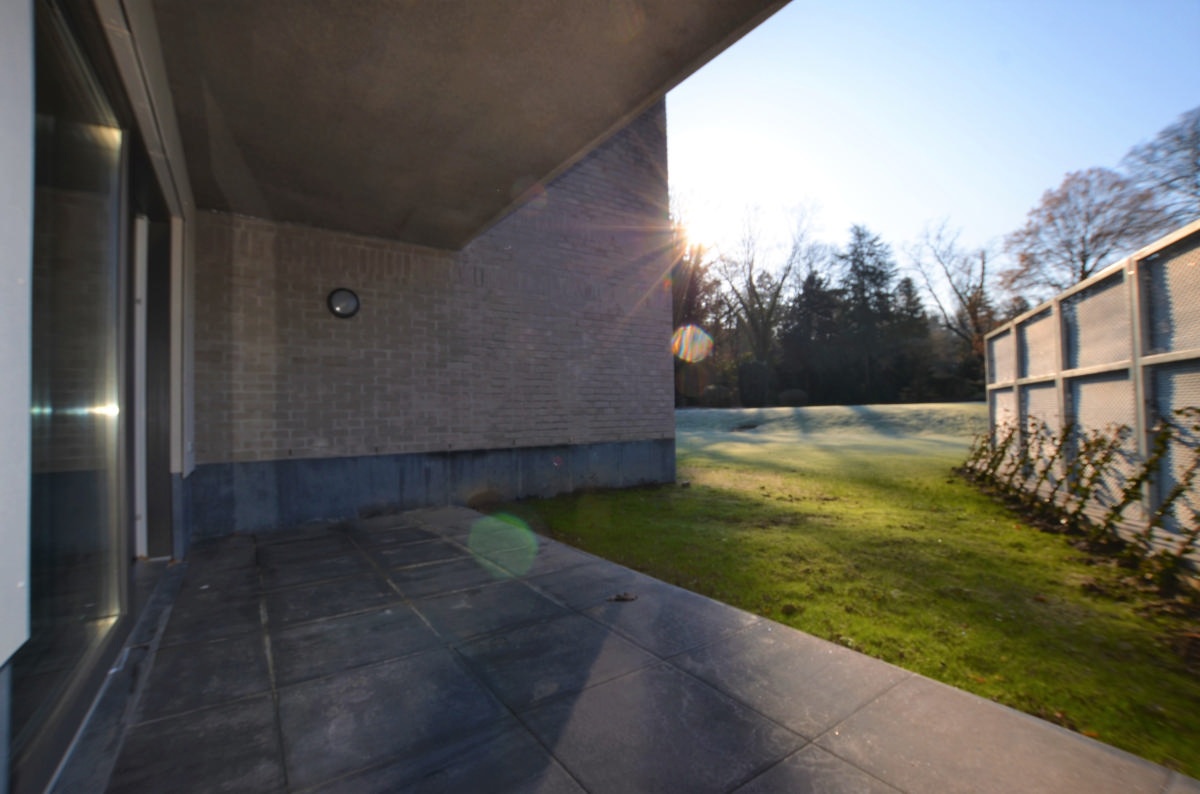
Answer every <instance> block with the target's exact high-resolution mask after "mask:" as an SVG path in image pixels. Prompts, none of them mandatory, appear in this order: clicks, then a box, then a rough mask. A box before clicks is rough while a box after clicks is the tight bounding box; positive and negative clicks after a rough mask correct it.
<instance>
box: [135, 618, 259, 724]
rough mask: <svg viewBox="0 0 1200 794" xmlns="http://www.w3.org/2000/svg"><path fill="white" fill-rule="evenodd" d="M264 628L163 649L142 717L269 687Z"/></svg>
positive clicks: (141, 709) (140, 711)
mask: <svg viewBox="0 0 1200 794" xmlns="http://www.w3.org/2000/svg"><path fill="white" fill-rule="evenodd" d="M270 689H271V681H270V677H269V675H268V672H267V655H266V649H265V648H264V647H263V638H262V635H261V633H254V634H245V635H242V636H239V637H235V638H233V639H228V640H217V641H214V642H201V643H191V644H188V645H175V646H171V647H166V648H159V650H158V653H157V654H156V655H155V658H154V662H153V666H152V667H151V669H150V675H149V678H148V680H147V681H146V690H145V691H144V692H143V693H142V697H141V702H140V704H139V706H138V718H137V721H138V722H145V721H146V720H153V719H157V718H159V717H165V716H168V715H171V714H178V713H180V712H184V711H192V710H194V709H199V708H204V707H208V706H216V705H219V704H221V703H225V702H228V701H231V700H237V699H240V698H244V697H246V696H248V695H254V694H257V693H259V692H269V691H270Z"/></svg>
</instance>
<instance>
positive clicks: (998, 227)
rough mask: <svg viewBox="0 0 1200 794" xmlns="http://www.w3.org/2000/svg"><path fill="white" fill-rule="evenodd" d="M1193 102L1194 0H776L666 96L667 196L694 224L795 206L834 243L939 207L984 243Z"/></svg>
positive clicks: (727, 224)
mask: <svg viewBox="0 0 1200 794" xmlns="http://www.w3.org/2000/svg"><path fill="white" fill-rule="evenodd" d="M1197 105H1200V0H1040V1H1035V0H954V1H951V0H937V1H936V2H930V1H929V0H917V2H911V3H908V2H899V1H898V0H822V2H815V0H793V1H792V2H791V3H790V4H789V5H787V6H785V7H784V8H783V9H781V10H780V11H779V12H778V13H776V14H775V15H774V16H773V17H771V18H770V19H768V20H767V21H766V22H765V23H763V24H762V25H761V26H760V27H759V28H757V29H756V30H754V31H752V32H751V33H750V34H748V35H747V36H746V37H745V38H743V39H742V40H741V41H739V42H738V43H737V44H735V45H734V46H733V47H731V48H730V49H728V50H726V51H725V52H724V53H722V54H721V55H720V56H718V57H717V58H716V59H714V60H713V61H712V62H710V63H709V64H708V65H707V66H705V67H704V68H703V69H702V70H700V71H699V72H697V73H696V74H694V75H693V76H692V77H690V78H689V79H688V80H686V81H685V82H684V83H683V84H681V85H680V86H679V87H678V88H676V89H675V90H674V91H672V92H671V93H670V94H669V95H668V97H667V124H668V146H669V149H670V179H671V190H672V197H673V200H674V201H675V202H676V203H677V204H678V205H679V206H681V207H682V209H683V211H684V213H685V215H686V218H687V220H688V222H689V224H690V226H691V227H692V234H693V235H694V236H696V237H697V238H699V239H701V240H706V241H709V242H718V243H720V242H723V243H725V244H730V243H732V241H733V239H734V238H736V237H737V236H738V234H739V230H740V229H741V227H742V219H743V218H744V217H745V215H746V213H747V210H748V208H753V207H757V208H758V210H757V213H758V215H759V216H760V225H761V226H762V227H763V233H764V235H765V236H767V237H769V238H773V239H779V238H781V237H786V229H787V227H788V225H789V223H788V221H787V215H788V213H789V212H790V208H792V207H795V206H797V205H809V206H813V207H816V210H817V215H816V219H817V226H818V228H817V235H818V237H819V239H823V240H825V241H827V242H830V243H833V244H835V245H839V246H840V245H843V244H844V243H845V240H846V239H847V237H848V229H849V227H850V225H851V224H853V223H861V224H864V225H866V226H867V227H869V228H870V229H871V230H873V231H875V232H877V233H879V234H880V235H881V236H882V237H883V239H884V240H885V241H887V242H888V243H890V244H891V245H892V247H893V249H895V250H896V253H897V254H898V255H899V254H900V252H901V249H902V248H903V247H904V246H905V245H906V244H907V243H909V242H910V241H912V240H914V239H915V238H916V237H917V236H918V235H919V234H920V232H921V229H922V228H923V227H924V226H925V225H926V224H928V223H931V222H936V221H938V220H940V219H943V218H945V219H947V220H948V221H949V225H950V226H951V227H954V228H961V229H962V232H963V234H962V242H963V243H964V244H965V245H967V246H970V247H979V246H984V245H989V244H992V245H995V246H996V248H997V249H998V248H999V247H1000V242H1001V240H1002V238H1003V236H1004V235H1005V234H1007V233H1008V232H1010V231H1012V230H1014V229H1016V228H1018V227H1020V226H1021V224H1022V223H1023V221H1024V217H1025V214H1026V213H1027V212H1028V211H1029V210H1030V209H1031V208H1032V207H1033V206H1035V205H1036V204H1037V202H1038V200H1039V199H1040V197H1041V195H1042V193H1043V191H1045V190H1047V189H1050V188H1054V187H1057V186H1058V185H1059V183H1060V182H1061V181H1062V178H1063V176H1064V174H1066V173H1067V172H1069V171H1075V170H1079V169H1084V168H1089V167H1092V166H1106V167H1110V168H1115V167H1117V166H1118V164H1119V161H1120V159H1121V157H1122V156H1123V155H1124V154H1125V152H1126V151H1128V149H1129V148H1130V147H1131V146H1133V145H1134V144H1137V143H1139V142H1141V141H1144V140H1148V139H1149V138H1151V137H1153V135H1154V134H1155V133H1156V132H1157V131H1158V130H1160V129H1161V128H1162V127H1164V126H1166V125H1168V124H1170V123H1171V122H1173V121H1174V120H1175V119H1176V118H1177V117H1178V116H1179V114H1181V113H1183V112H1184V111H1186V110H1189V109H1190V108H1193V107H1196V106H1197ZM898 258H899V259H900V261H901V263H902V264H903V261H904V259H903V257H902V256H898Z"/></svg>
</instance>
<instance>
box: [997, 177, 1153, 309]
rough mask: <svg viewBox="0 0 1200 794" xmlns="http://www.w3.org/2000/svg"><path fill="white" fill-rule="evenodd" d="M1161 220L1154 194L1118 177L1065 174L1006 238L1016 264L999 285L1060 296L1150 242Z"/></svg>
mask: <svg viewBox="0 0 1200 794" xmlns="http://www.w3.org/2000/svg"><path fill="white" fill-rule="evenodd" d="M1164 217H1165V213H1164V211H1163V210H1162V209H1161V208H1160V207H1159V206H1158V204H1157V203H1156V202H1155V199H1154V194H1153V192H1151V191H1149V190H1146V189H1144V188H1138V187H1135V186H1134V185H1133V183H1131V182H1130V181H1129V180H1128V179H1126V178H1125V177H1123V176H1121V175H1120V174H1118V173H1117V172H1116V171H1112V170H1110V169H1107V168H1089V169H1088V170H1086V171H1074V172H1072V173H1069V174H1067V175H1066V177H1065V178H1064V179H1063V182H1062V184H1061V185H1060V186H1059V187H1058V188H1056V189H1054V190H1047V191H1046V192H1045V193H1043V194H1042V200H1041V202H1040V203H1039V204H1038V205H1037V206H1036V207H1034V208H1033V209H1032V210H1030V211H1029V214H1028V216H1027V219H1026V222H1025V226H1024V227H1022V228H1021V229H1019V230H1017V231H1015V232H1013V233H1012V234H1010V235H1009V236H1008V237H1007V238H1005V241H1004V245H1005V249H1006V250H1007V251H1008V252H1009V253H1010V254H1011V255H1012V256H1013V257H1014V259H1015V260H1016V264H1015V265H1014V266H1013V267H1012V268H1010V269H1008V270H1006V271H1004V272H1003V273H1001V274H1000V280H1001V284H1002V285H1003V286H1004V287H1005V288H1006V289H1008V290H1011V291H1013V292H1015V293H1020V292H1025V291H1032V292H1033V293H1035V297H1049V296H1050V295H1052V294H1054V293H1058V292H1062V291H1063V290H1065V289H1066V288H1067V287H1070V286H1071V285H1072V284H1076V283H1078V282H1080V281H1082V280H1083V279H1085V278H1087V277H1088V276H1090V275H1092V274H1093V273H1095V272H1096V271H1098V270H1099V269H1100V268H1102V267H1103V266H1104V265H1106V264H1108V263H1109V262H1110V261H1113V260H1114V259H1115V258H1116V257H1118V256H1121V255H1124V254H1127V253H1131V252H1133V251H1135V250H1137V249H1138V248H1140V247H1141V246H1143V245H1145V244H1146V243H1148V242H1150V241H1151V240H1153V239H1154V238H1155V237H1156V236H1157V235H1158V234H1159V233H1160V231H1161V230H1162V228H1163V226H1164V223H1165V220H1164Z"/></svg>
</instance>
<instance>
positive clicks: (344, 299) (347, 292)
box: [325, 287, 362, 320]
mask: <svg viewBox="0 0 1200 794" xmlns="http://www.w3.org/2000/svg"><path fill="white" fill-rule="evenodd" d="M325 303H326V305H327V306H329V311H330V312H332V313H333V316H334V317H338V318H340V319H342V320H348V319H350V318H351V317H353V316H354V315H356V314H358V310H359V309H360V308H361V306H362V304H360V303H359V301H358V295H356V294H355V292H354V290H352V289H347V288H345V287H338V288H337V289H335V290H334V291H333V292H331V293H329V297H328V298H327V299H326V301H325Z"/></svg>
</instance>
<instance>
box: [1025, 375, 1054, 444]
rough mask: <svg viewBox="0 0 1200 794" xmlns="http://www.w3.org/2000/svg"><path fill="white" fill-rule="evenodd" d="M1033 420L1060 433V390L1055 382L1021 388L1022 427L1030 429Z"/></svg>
mask: <svg viewBox="0 0 1200 794" xmlns="http://www.w3.org/2000/svg"><path fill="white" fill-rule="evenodd" d="M1031 420H1032V421H1034V422H1037V423H1039V424H1045V425H1046V427H1048V428H1049V429H1050V431H1051V432H1058V428H1059V427H1060V417H1059V415H1058V388H1057V387H1056V386H1055V384H1054V382H1053V381H1051V382H1049V383H1035V384H1030V385H1028V386H1022V387H1021V426H1022V427H1025V428H1028V427H1029V424H1030V421H1031Z"/></svg>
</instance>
